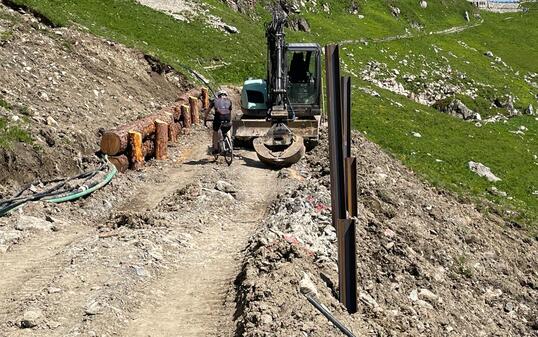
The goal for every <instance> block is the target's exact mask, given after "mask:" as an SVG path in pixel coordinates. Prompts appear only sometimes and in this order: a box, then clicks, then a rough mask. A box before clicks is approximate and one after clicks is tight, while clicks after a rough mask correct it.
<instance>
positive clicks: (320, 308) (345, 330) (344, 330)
mask: <svg viewBox="0 0 538 337" xmlns="http://www.w3.org/2000/svg"><path fill="white" fill-rule="evenodd" d="M305 296H306V298H307V299H308V302H310V303H311V304H312V305H313V306H314V307H315V308H316V309H318V311H319V312H321V313H322V314H323V316H325V317H327V319H328V320H329V321H331V323H332V324H334V325H335V326H336V327H337V328H338V329H339V330H340V331H342V333H343V334H344V335H346V336H348V337H355V335H354V334H353V333H352V332H351V331H350V330H349V329H348V328H346V327H345V326H344V325H343V324H342V323H340V321H339V320H337V319H336V318H335V317H334V316H333V315H332V314H331V313H330V312H329V310H327V309H326V308H325V307H324V306H323V305H321V303H319V302H318V301H316V300H315V299H314V297H313V296H312V295H311V294H310V293H308V294H305Z"/></svg>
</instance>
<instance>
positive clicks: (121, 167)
mask: <svg viewBox="0 0 538 337" xmlns="http://www.w3.org/2000/svg"><path fill="white" fill-rule="evenodd" d="M108 160H109V161H110V162H111V163H112V164H113V165H114V166H116V169H117V170H118V171H119V172H121V173H123V172H125V171H127V169H128V168H129V158H127V156H126V155H124V154H122V155H121V156H109V157H108Z"/></svg>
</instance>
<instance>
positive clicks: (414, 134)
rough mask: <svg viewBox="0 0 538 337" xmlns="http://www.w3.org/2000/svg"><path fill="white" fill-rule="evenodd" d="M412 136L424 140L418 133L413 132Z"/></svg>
mask: <svg viewBox="0 0 538 337" xmlns="http://www.w3.org/2000/svg"><path fill="white" fill-rule="evenodd" d="M411 135H413V137H416V138H422V135H421V134H420V133H418V132H412V133H411Z"/></svg>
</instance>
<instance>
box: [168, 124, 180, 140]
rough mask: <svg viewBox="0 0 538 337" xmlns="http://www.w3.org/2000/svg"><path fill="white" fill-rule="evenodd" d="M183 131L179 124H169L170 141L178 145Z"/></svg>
mask: <svg viewBox="0 0 538 337" xmlns="http://www.w3.org/2000/svg"><path fill="white" fill-rule="evenodd" d="M180 131H181V129H180V126H179V124H178V123H175V122H174V123H170V124H168V141H170V142H171V143H177V140H178V136H179V132H180Z"/></svg>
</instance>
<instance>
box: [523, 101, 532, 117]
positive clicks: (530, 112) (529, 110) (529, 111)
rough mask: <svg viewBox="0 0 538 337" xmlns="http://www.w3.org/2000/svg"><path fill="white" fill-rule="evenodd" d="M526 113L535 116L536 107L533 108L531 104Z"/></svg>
mask: <svg viewBox="0 0 538 337" xmlns="http://www.w3.org/2000/svg"><path fill="white" fill-rule="evenodd" d="M525 113H526V114H527V115H531V116H533V115H534V107H533V106H532V104H529V106H528V107H527V109H525Z"/></svg>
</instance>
